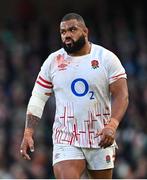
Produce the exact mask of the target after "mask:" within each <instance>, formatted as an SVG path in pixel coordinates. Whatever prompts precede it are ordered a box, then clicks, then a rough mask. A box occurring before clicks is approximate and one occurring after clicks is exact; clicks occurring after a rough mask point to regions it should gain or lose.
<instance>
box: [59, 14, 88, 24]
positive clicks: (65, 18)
mask: <svg viewBox="0 0 147 180" xmlns="http://www.w3.org/2000/svg"><path fill="white" fill-rule="evenodd" d="M71 19H76V20H77V21H80V22H81V23H82V24H84V25H85V21H84V19H83V17H82V16H80V15H79V14H76V13H68V14H66V15H65V16H63V18H62V20H61V22H63V21H68V20H71Z"/></svg>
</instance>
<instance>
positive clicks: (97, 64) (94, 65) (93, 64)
mask: <svg viewBox="0 0 147 180" xmlns="http://www.w3.org/2000/svg"><path fill="white" fill-rule="evenodd" d="M91 66H92V68H93V69H96V68H98V67H99V62H98V61H97V60H92V61H91Z"/></svg>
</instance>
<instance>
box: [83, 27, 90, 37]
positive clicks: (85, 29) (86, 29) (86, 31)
mask: <svg viewBox="0 0 147 180" xmlns="http://www.w3.org/2000/svg"><path fill="white" fill-rule="evenodd" d="M83 31H84V34H85V35H86V36H88V32H89V30H88V28H87V27H84V28H83Z"/></svg>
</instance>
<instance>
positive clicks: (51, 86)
mask: <svg viewBox="0 0 147 180" xmlns="http://www.w3.org/2000/svg"><path fill="white" fill-rule="evenodd" d="M36 83H37V84H39V85H40V86H42V87H44V88H47V89H52V88H53V85H50V86H48V85H45V84H42V83H41V82H40V81H36Z"/></svg>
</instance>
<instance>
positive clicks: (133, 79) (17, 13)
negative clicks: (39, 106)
mask: <svg viewBox="0 0 147 180" xmlns="http://www.w3.org/2000/svg"><path fill="white" fill-rule="evenodd" d="M146 9H147V1H145V0H140V1H128V0H127V1H126V0H119V1H117V0H116V1H115V0H89V1H88V0H80V1H77V0H74V1H71V0H62V1H60V0H53V1H50V0H42V1H41V0H13V1H12V0H10V1H8V0H5V1H0V178H13V179H17V178H18V179H20V178H54V175H53V171H52V166H51V161H52V140H51V134H52V130H51V129H52V122H53V117H54V110H55V101H54V97H52V98H50V100H49V102H48V103H47V105H46V108H45V111H44V115H43V118H42V120H41V122H40V123H39V126H38V128H37V130H36V135H35V148H36V151H35V152H34V154H33V159H32V161H30V162H26V161H25V160H22V159H21V158H20V155H19V146H20V143H21V139H22V135H23V128H24V122H25V112H26V105H27V102H28V99H29V97H30V95H31V90H32V88H33V85H34V82H35V79H36V76H37V73H38V71H39V69H40V66H41V64H42V63H43V61H44V60H45V59H46V58H47V56H48V55H49V53H51V52H52V51H54V50H57V49H58V48H59V47H60V38H59V23H60V20H61V18H62V16H63V15H65V14H66V13H69V12H77V13H80V14H81V15H82V16H83V17H84V19H85V21H86V24H87V26H88V28H89V31H90V39H91V40H92V41H93V42H95V43H97V44H99V45H102V46H104V47H106V48H108V49H110V50H112V51H113V52H114V53H116V54H117V55H118V57H119V58H120V59H121V62H122V64H123V66H124V67H125V68H126V71H127V74H128V86H129V93H130V104H129V108H128V110H127V113H126V115H125V118H124V119H123V121H122V123H121V124H120V126H119V129H118V132H117V143H118V145H119V150H118V151H117V159H116V163H115V164H116V166H115V170H114V178H127V179H129V178H132V179H134V178H139V179H142V178H147V171H146V170H147V122H146V120H147V33H146V32H147V13H146Z"/></svg>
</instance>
